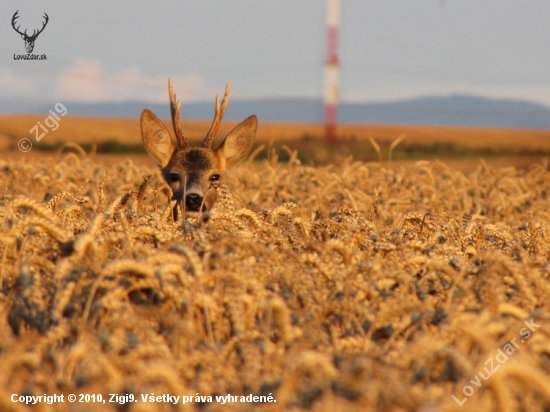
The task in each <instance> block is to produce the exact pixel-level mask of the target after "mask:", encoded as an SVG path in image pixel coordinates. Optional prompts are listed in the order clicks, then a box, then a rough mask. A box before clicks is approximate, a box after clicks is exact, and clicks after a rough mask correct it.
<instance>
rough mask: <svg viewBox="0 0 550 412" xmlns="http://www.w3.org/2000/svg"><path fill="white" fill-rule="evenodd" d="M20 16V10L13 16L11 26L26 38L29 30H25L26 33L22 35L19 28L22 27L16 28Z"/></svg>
mask: <svg viewBox="0 0 550 412" xmlns="http://www.w3.org/2000/svg"><path fill="white" fill-rule="evenodd" d="M18 14H19V10H17V11H16V12H15V14H14V15H13V17H12V19H11V26H12V27H13V29H14V30H15V31H16V32H17V33H19V34H20V35H21V36H26V35H27V30H25V33H21V32H20V31H19V27H21V26H17V28H16V27H15V20H17V18H18V17H19V16H18Z"/></svg>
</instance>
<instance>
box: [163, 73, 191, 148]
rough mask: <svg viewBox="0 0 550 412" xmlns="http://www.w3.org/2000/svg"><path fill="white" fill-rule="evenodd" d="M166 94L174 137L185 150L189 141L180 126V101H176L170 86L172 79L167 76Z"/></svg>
mask: <svg viewBox="0 0 550 412" xmlns="http://www.w3.org/2000/svg"><path fill="white" fill-rule="evenodd" d="M168 94H169V96H170V112H171V113H172V126H173V127H174V133H175V134H176V139H177V140H178V144H179V147H180V149H182V150H185V149H187V148H188V147H189V142H188V141H187V138H186V137H185V135H184V134H183V131H182V130H181V126H180V108H181V102H180V101H179V100H178V101H177V103H176V94H175V93H174V88H173V87H172V79H171V78H170V77H169V78H168Z"/></svg>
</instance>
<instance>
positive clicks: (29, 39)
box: [11, 10, 50, 60]
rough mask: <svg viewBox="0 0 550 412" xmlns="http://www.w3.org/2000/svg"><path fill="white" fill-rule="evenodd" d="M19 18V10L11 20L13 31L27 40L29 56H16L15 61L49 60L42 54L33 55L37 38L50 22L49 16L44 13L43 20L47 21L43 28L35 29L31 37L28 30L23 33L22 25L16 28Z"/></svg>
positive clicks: (26, 45)
mask: <svg viewBox="0 0 550 412" xmlns="http://www.w3.org/2000/svg"><path fill="white" fill-rule="evenodd" d="M18 18H19V10H17V11H16V12H15V13H14V14H13V17H12V19H11V26H12V27H13V29H14V30H15V31H16V32H17V33H19V34H20V35H21V38H22V39H23V40H25V49H26V50H27V54H14V55H13V60H47V56H46V55H45V54H41V55H38V54H32V51H33V50H34V43H35V41H36V38H37V37H38V35H39V34H40V33H42V32H43V31H44V29H45V28H46V25H47V24H48V21H49V20H50V18H49V17H48V15H47V14H46V13H44V16H43V18H44V19H45V20H44V22H43V23H42V28H41V29H34V30H33V32H32V34H31V35H29V34H28V33H27V29H25V31H21V30H20V27H21V26H20V25H18V26H17V27H15V25H16V24H17V19H18Z"/></svg>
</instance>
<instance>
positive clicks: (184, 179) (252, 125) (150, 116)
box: [141, 79, 258, 216]
mask: <svg viewBox="0 0 550 412" xmlns="http://www.w3.org/2000/svg"><path fill="white" fill-rule="evenodd" d="M229 90H230V85H229V83H227V86H226V88H225V96H224V98H223V101H222V105H221V109H220V98H219V96H216V107H215V112H214V120H213V121H212V126H210V130H209V131H208V133H207V134H206V137H205V138H204V141H203V142H202V147H189V142H188V141H187V138H186V137H185V135H184V134H183V132H182V130H181V127H180V122H179V113H180V107H181V102H180V101H177V102H176V95H175V94H174V90H173V88H172V80H171V79H168V94H169V96H170V111H171V114H172V126H173V128H174V133H175V134H176V139H177V143H178V147H176V146H175V145H174V143H173V142H172V138H171V136H170V133H169V132H168V129H167V128H166V126H164V124H163V123H162V122H161V121H160V120H159V118H158V117H157V116H155V114H154V113H153V112H151V111H150V110H148V109H145V110H144V111H143V113H142V114H141V137H142V139H143V144H144V145H145V149H146V150H147V152H148V153H149V155H150V156H151V157H152V158H153V159H154V160H155V162H156V163H157V164H158V166H159V167H160V170H161V172H162V176H163V178H164V180H165V181H166V182H167V183H168V185H170V187H171V188H172V193H173V197H172V199H173V200H177V201H178V205H179V206H180V207H181V208H182V209H183V214H184V216H185V210H188V211H203V210H209V209H211V208H212V206H213V205H214V203H215V201H216V191H215V190H209V189H210V185H211V184H212V183H213V182H217V181H219V180H221V179H222V177H223V175H224V174H225V172H226V171H227V169H229V168H230V167H231V166H234V165H235V164H237V163H239V162H240V161H241V160H243V159H244V158H245V157H246V156H247V155H248V153H249V152H250V149H251V148H252V144H253V143H254V139H255V137H256V128H257V124H258V120H257V118H256V116H255V115H252V116H250V117H248V118H247V119H246V120H244V121H243V122H242V123H240V124H239V125H238V126H237V127H235V128H234V129H233V130H232V131H231V132H230V133H229V134H228V135H227V137H226V138H225V139H224V141H223V142H222V143H221V144H220V145H219V146H218V147H217V148H216V149H215V150H214V149H212V143H213V142H214V138H215V137H216V133H217V131H218V128H219V126H220V123H221V120H222V118H223V115H224V113H225V109H226V108H227V103H228V101H229Z"/></svg>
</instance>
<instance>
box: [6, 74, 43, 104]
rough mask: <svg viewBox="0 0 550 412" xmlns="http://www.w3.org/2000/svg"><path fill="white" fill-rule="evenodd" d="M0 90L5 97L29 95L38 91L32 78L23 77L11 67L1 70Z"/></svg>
mask: <svg viewBox="0 0 550 412" xmlns="http://www.w3.org/2000/svg"><path fill="white" fill-rule="evenodd" d="M0 90H2V98H4V99H7V98H16V97H29V96H31V95H33V94H35V93H36V87H35V85H34V83H33V81H32V80H31V79H30V78H28V77H22V76H20V75H18V74H17V73H14V72H13V71H12V70H11V69H5V70H3V71H1V72H0Z"/></svg>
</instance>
